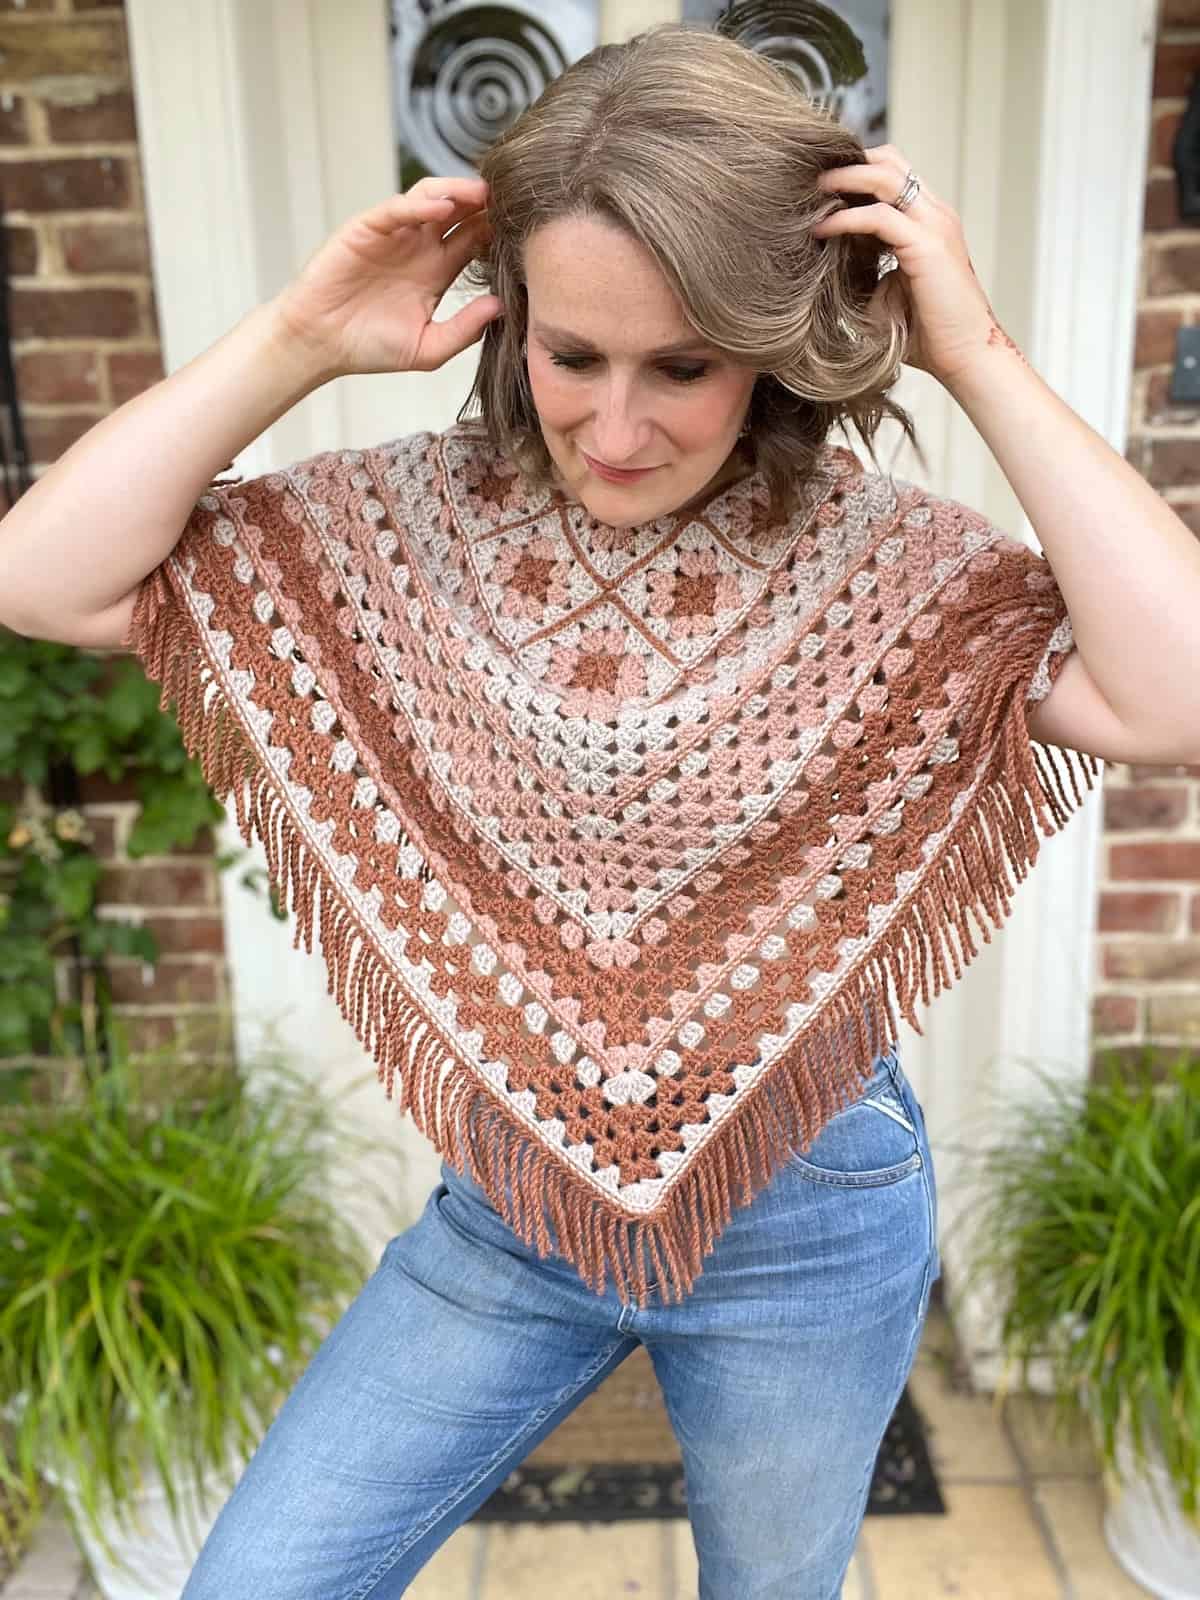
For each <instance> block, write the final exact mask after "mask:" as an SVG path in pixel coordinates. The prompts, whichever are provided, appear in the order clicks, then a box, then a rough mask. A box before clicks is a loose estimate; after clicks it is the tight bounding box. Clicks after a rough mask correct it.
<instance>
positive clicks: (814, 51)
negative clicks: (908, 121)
mask: <svg viewBox="0 0 1200 1600" xmlns="http://www.w3.org/2000/svg"><path fill="white" fill-rule="evenodd" d="M888 14H889V0H737V3H735V4H733V5H726V4H724V3H723V0H684V5H683V15H684V17H685V18H686V19H688V20H694V21H699V22H707V23H709V24H711V26H712V27H714V28H716V29H717V31H718V32H720V33H727V34H729V36H730V37H731V38H733V39H737V40H739V41H740V42H741V43H742V44H746V45H749V46H750V48H751V49H752V50H759V51H761V52H762V53H763V54H764V55H768V56H770V57H771V59H772V60H774V61H779V62H781V63H782V64H783V65H784V66H785V67H787V68H788V70H789V71H790V72H793V73H795V75H796V77H797V78H798V79H799V80H800V82H801V83H802V84H803V86H804V88H805V90H806V91H807V92H808V94H809V95H811V97H812V98H813V99H814V100H816V101H819V102H820V104H822V105H825V106H828V107H829V109H830V110H831V111H832V112H833V114H834V115H835V116H836V117H837V118H838V120H839V121H840V122H844V123H845V124H846V126H847V127H849V128H852V129H853V130H854V132H855V133H857V134H858V136H859V138H860V139H862V140H863V142H864V143H865V144H869V145H871V144H886V142H887V65H888V46H887V39H888Z"/></svg>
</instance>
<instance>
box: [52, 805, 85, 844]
mask: <svg viewBox="0 0 1200 1600" xmlns="http://www.w3.org/2000/svg"><path fill="white" fill-rule="evenodd" d="M54 831H55V833H57V834H58V837H59V838H60V839H70V840H78V839H82V838H83V837H84V835H85V834H86V832H87V824H86V823H85V821H84V819H83V813H82V812H80V811H74V810H72V811H60V812H59V814H58V816H57V817H56V818H55V819H54Z"/></svg>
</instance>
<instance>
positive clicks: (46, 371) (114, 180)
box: [0, 0, 265, 1045]
mask: <svg viewBox="0 0 1200 1600" xmlns="http://www.w3.org/2000/svg"><path fill="white" fill-rule="evenodd" d="M0 182H2V184H3V196H4V212H5V219H6V223H7V232H8V242H9V262H10V273H11V283H10V300H11V314H12V324H13V327H12V334H13V356H14V363H15V367H16V373H17V385H18V392H19V396H20V401H21V409H22V415H23V419H24V422H25V428H26V434H27V440H28V444H29V451H30V456H31V459H32V461H33V462H34V468H33V470H34V475H35V476H36V475H37V473H38V472H39V471H44V470H45V467H46V466H47V465H48V464H49V463H51V462H53V461H54V460H55V459H56V458H57V457H58V456H59V455H60V454H61V453H62V452H63V451H64V450H66V449H67V448H68V447H69V446H70V445H71V444H73V443H74V441H75V440H76V439H78V438H79V437H80V435H81V434H83V433H85V432H86V431H87V430H88V429H89V428H90V427H92V425H93V424H94V423H95V422H96V421H97V420H98V419H99V418H100V417H103V416H104V415H106V413H108V412H109V411H111V410H113V409H114V408H115V407H117V406H119V405H120V404H122V402H124V401H125V400H128V399H130V398H132V396H133V395H135V394H137V393H139V392H140V391H141V390H142V389H144V388H146V387H147V386H148V385H149V384H151V383H153V382H155V381H156V380H157V379H159V378H161V377H162V375H163V369H162V358H161V353H160V349H159V340H158V326H157V322H156V318H155V307H154V290H153V283H152V280H151V269H150V257H149V247H148V243H147V237H146V225H145V213H144V210H143V198H142V181H141V173H140V171H139V165H138V148H137V126H136V121H135V115H134V104H133V96H132V92H131V87H130V70H129V52H128V45H127V39H126V32H125V21H124V16H123V14H122V10H121V6H120V4H114V3H111V0H110V3H104V0H24V3H23V4H22V3H20V0H0ZM132 798H133V791H132V789H131V788H130V789H122V788H120V787H113V786H111V785H108V784H106V783H104V782H103V781H101V780H98V779H92V778H89V779H85V780H84V785H83V800H84V811H85V813H86V815H87V817H88V820H89V824H90V826H91V828H92V830H93V832H94V834H95V838H96V848H97V850H98V852H99V853H100V854H101V855H102V856H103V858H104V860H105V862H106V866H107V870H106V873H105V877H104V881H103V888H102V893H103V899H104V903H105V906H106V908H110V909H111V910H112V911H113V912H114V913H117V912H119V914H120V915H122V916H123V917H127V918H130V919H133V920H138V919H141V920H144V921H146V922H147V923H148V924H149V925H150V926H151V927H152V928H153V930H154V932H155V934H156V935H157V937H158V940H159V946H160V950H161V959H160V961H159V963H158V965H157V967H156V968H153V969H151V968H146V969H143V967H142V964H141V963H140V962H137V963H134V962H117V963H114V965H113V986H114V993H115V998H116V1000H117V1001H118V1003H119V1009H120V1010H121V1012H122V1014H123V1015H124V1016H125V1017H126V1019H127V1021H128V1022H129V1025H130V1032H131V1036H132V1037H133V1038H134V1040H135V1042H138V1043H142V1044H145V1045H156V1044H160V1043H164V1042H167V1041H169V1040H174V1039H175V1038H176V1036H177V1032H178V1027H179V1023H180V1020H181V1019H182V1018H184V1017H187V1018H188V1019H189V1020H190V1021H191V1022H192V1024H193V1025H195V1024H203V1023H205V1022H206V1021H211V1020H212V1017H213V1014H214V1011H215V1012H217V1013H220V1012H221V1011H222V1010H223V1009H224V1008H225V1007H226V1005H227V988H228V975H227V972H226V968H225V959H224V941H223V935H222V923H221V916H220V908H219V904H218V878H217V870H216V868H215V866H214V864H213V858H212V851H213V840H212V838H211V837H205V838H203V839H201V840H199V841H198V842H197V844H196V846H195V847H194V848H193V850H192V851H191V852H187V853H184V852H180V853H179V854H177V855H172V856H168V857H158V858H153V859H151V858H143V859H142V860H140V861H130V860H129V859H128V858H127V857H126V856H125V854H124V844H125V839H126V836H127V834H128V829H129V825H130V822H131V820H132V817H133V815H134V807H133V806H132V804H131V799H132ZM264 914H265V913H264ZM189 1037H190V1036H189ZM218 1037H221V1035H218Z"/></svg>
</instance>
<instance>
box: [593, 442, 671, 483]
mask: <svg viewBox="0 0 1200 1600" xmlns="http://www.w3.org/2000/svg"><path fill="white" fill-rule="evenodd" d="M579 453H580V455H582V457H583V459H584V460H585V461H586V462H587V464H588V466H589V467H590V468H591V469H592V471H593V472H594V473H595V474H596V476H597V477H598V478H607V479H608V481H609V482H610V483H633V482H635V481H636V480H637V479H638V478H644V477H645V476H646V474H647V473H648V472H653V471H655V468H654V467H637V468H635V469H634V470H633V471H631V472H622V471H619V470H618V469H617V468H616V467H606V466H605V465H604V463H603V462H602V461H597V460H596V458H595V457H594V456H590V455H588V453H587V451H586V450H581V451H580V452H579Z"/></svg>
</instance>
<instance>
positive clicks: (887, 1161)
mask: <svg viewBox="0 0 1200 1600" xmlns="http://www.w3.org/2000/svg"><path fill="white" fill-rule="evenodd" d="M922 1164H923V1157H922V1154H921V1140H920V1137H919V1135H918V1132H917V1128H916V1125H915V1123H914V1121H913V1118H912V1115H911V1112H910V1109H909V1107H908V1105H907V1104H906V1103H905V1100H904V1098H903V1097H902V1095H901V1094H900V1093H899V1092H898V1088H897V1084H896V1080H895V1078H894V1076H893V1073H892V1070H891V1069H890V1068H889V1070H888V1071H887V1072H884V1073H877V1074H876V1076H875V1078H874V1079H872V1081H871V1082H870V1084H869V1085H868V1087H867V1089H866V1091H865V1092H864V1093H863V1094H862V1095H861V1096H860V1097H859V1098H858V1099H857V1100H855V1101H853V1102H852V1103H851V1104H850V1105H848V1106H843V1107H842V1109H841V1110H840V1111H838V1112H836V1113H835V1114H834V1115H833V1116H832V1117H831V1118H830V1119H829V1121H828V1122H827V1123H826V1124H825V1125H824V1127H823V1128H822V1129H821V1130H820V1132H819V1133H818V1134H817V1136H816V1138H815V1139H814V1140H813V1142H812V1144H810V1145H809V1147H808V1148H807V1150H804V1151H795V1152H793V1154H792V1155H790V1156H789V1157H788V1159H787V1163H786V1165H787V1166H788V1167H790V1168H791V1169H792V1170H793V1171H794V1172H797V1173H799V1174H800V1176H801V1177H804V1178H808V1179H810V1180H811V1181H812V1182H814V1183H830V1184H841V1185H843V1186H844V1187H850V1188H868V1187H871V1186H873V1185H877V1184H884V1183H898V1182H899V1181H900V1179H901V1178H906V1177H908V1175H909V1174H910V1173H912V1172H916V1171H918V1169H919V1168H920V1167H921V1166H922Z"/></svg>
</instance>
